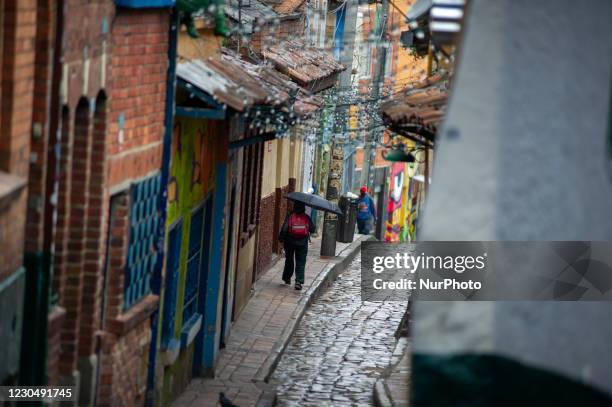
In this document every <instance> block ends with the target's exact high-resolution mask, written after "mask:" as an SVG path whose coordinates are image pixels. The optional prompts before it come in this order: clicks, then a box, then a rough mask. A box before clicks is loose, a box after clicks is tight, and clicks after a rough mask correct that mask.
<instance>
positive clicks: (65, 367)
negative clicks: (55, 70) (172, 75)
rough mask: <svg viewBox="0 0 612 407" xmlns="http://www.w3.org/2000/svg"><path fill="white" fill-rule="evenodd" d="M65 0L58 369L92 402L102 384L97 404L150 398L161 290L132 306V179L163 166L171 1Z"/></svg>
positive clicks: (52, 342) (53, 360) (52, 357)
mask: <svg viewBox="0 0 612 407" xmlns="http://www.w3.org/2000/svg"><path fill="white" fill-rule="evenodd" d="M64 11H65V13H66V14H65V15H64V17H65V18H64V25H63V30H62V36H63V47H62V49H61V54H62V65H61V66H60V67H59V69H61V71H62V82H61V86H60V91H61V92H60V100H61V101H62V103H63V107H62V113H61V117H60V119H59V129H60V132H61V152H62V153H61V156H60V166H59V167H60V174H59V177H58V179H59V180H60V181H59V185H58V190H59V194H58V196H59V198H58V207H57V222H56V225H55V233H54V243H55V248H56V252H55V263H54V270H55V273H54V281H53V290H54V292H55V293H56V294H57V297H58V301H59V305H60V306H61V308H63V309H65V317H64V321H63V323H59V322H58V323H53V324H51V325H50V328H52V329H50V330H49V334H48V339H49V342H48V350H49V366H50V367H53V368H52V369H50V370H49V376H50V381H51V382H58V381H59V380H60V378H59V377H57V375H58V374H59V376H61V377H63V379H62V380H64V381H68V382H70V381H71V377H73V374H74V372H75V371H77V370H81V371H80V386H81V402H83V403H86V404H87V403H90V402H92V400H93V397H94V396H95V394H97V397H98V403H99V404H100V405H134V404H142V400H143V399H144V393H145V387H146V370H147V362H148V348H149V345H150V341H151V337H152V335H151V332H150V320H149V316H150V314H151V313H152V312H153V311H154V310H155V309H156V307H157V297H155V296H149V297H146V298H145V299H143V300H142V301H141V302H140V303H138V304H136V305H135V306H133V307H132V308H130V309H128V310H125V309H124V306H123V303H124V300H123V295H124V279H125V262H126V258H127V244H128V239H129V227H128V221H129V217H128V213H129V194H128V193H127V192H123V191H129V186H130V184H131V183H132V182H135V181H138V180H140V179H142V178H144V177H146V176H148V175H150V174H151V173H153V172H155V171H158V170H159V168H160V166H161V155H162V137H163V132H164V127H163V123H164V112H165V91H166V80H167V78H166V74H167V73H166V72H167V67H168V56H167V53H168V30H169V10H168V9H134V10H130V9H123V8H122V9H116V8H115V7H114V4H113V2H112V1H110V0H108V1H99V2H95V3H91V2H90V3H85V4H84V3H82V2H80V1H67V4H65V8H64ZM68 16H69V17H70V18H67V17H68ZM83 21H88V22H89V24H88V27H89V29H88V30H83V29H82V24H83ZM111 194H115V195H114V196H115V198H114V201H113V202H114V203H115V205H116V207H115V208H113V215H112V216H113V218H112V219H110V218H109V213H110V212H111V208H110V200H111ZM117 194H118V195H117ZM109 219H110V220H111V221H112V225H111V228H112V230H111V231H110V239H111V240H110V242H111V246H110V247H109V248H108V252H107V240H108V239H109V230H108V226H109ZM118 230H121V231H120V232H118ZM107 253H108V257H107ZM105 290H106V292H105ZM103 298H106V304H105V305H104V303H103ZM104 307H105V308H104ZM103 308H104V309H103ZM50 319H51V318H50ZM58 326H59V327H61V335H59V336H58V335H57V333H56V332H55V331H54V330H53V329H56V328H57V327H58ZM118 327H119V328H118ZM58 338H59V341H60V346H59V349H60V352H59V354H57V352H56V351H55V350H56V349H57V348H58V344H57V343H56V341H57V340H58ZM92 357H94V360H96V362H94V364H93V365H92V364H91V363H92V362H90V360H91V358H92ZM133 360H138V361H139V363H131V362H129V361H133ZM96 364H97V365H98V366H99V368H100V369H101V370H100V371H101V372H102V373H101V375H100V382H96V380H97V379H96V375H95V371H96ZM56 365H57V366H58V368H57V369H56V368H55V366H56ZM136 368H137V369H136ZM83 369H85V370H83ZM135 369H136V370H135ZM136 378H137V379H138V380H137V383H136V384H135V383H134V382H133V379H136Z"/></svg>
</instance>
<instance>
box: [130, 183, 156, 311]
mask: <svg viewBox="0 0 612 407" xmlns="http://www.w3.org/2000/svg"><path fill="white" fill-rule="evenodd" d="M160 190H161V176H160V174H159V173H158V174H156V175H154V176H152V177H149V178H147V179H145V180H143V181H141V182H138V183H135V184H133V185H132V188H131V191H130V197H131V201H130V213H129V220H130V242H129V246H128V256H127V262H126V267H125V284H124V302H123V307H124V309H129V308H130V307H132V305H134V304H136V303H137V302H139V301H140V300H141V299H143V298H144V297H145V296H146V295H148V294H149V293H150V292H151V274H152V272H153V269H154V268H155V265H156V263H157V255H158V253H157V248H156V241H155V238H156V236H157V230H158V227H159V221H160V220H159V210H158V199H159V198H158V197H159V192H160Z"/></svg>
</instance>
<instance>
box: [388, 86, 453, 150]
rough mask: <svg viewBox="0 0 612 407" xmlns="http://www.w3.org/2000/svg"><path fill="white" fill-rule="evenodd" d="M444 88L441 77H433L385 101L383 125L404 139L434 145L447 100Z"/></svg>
mask: <svg viewBox="0 0 612 407" xmlns="http://www.w3.org/2000/svg"><path fill="white" fill-rule="evenodd" d="M441 85H442V79H441V78H440V77H432V78H429V79H427V80H425V81H424V82H422V83H420V84H418V85H416V86H413V87H410V88H407V89H404V90H402V91H400V92H399V93H397V94H395V95H393V96H392V97H391V98H389V99H387V100H385V101H383V102H382V103H381V107H380V114H381V116H382V119H383V122H384V123H385V124H386V125H387V127H389V129H391V130H392V131H394V132H396V133H398V134H400V135H402V136H405V137H408V138H410V139H412V140H415V141H417V142H421V143H424V144H428V145H433V144H434V141H435V136H436V133H437V131H438V128H439V127H440V124H441V122H442V119H443V118H444V112H445V109H446V102H447V99H448V92H447V91H446V90H445V89H443V88H442V86H441Z"/></svg>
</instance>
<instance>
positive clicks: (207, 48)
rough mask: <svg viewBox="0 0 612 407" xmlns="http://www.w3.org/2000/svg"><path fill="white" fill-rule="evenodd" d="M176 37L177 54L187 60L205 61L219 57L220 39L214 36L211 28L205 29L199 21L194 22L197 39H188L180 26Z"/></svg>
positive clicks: (183, 28)
mask: <svg viewBox="0 0 612 407" xmlns="http://www.w3.org/2000/svg"><path fill="white" fill-rule="evenodd" d="M181 27H182V28H181V31H180V32H179V37H178V54H179V56H180V57H183V58H188V59H207V58H208V57H210V56H214V55H219V53H220V50H221V41H222V37H219V36H215V35H214V32H213V29H212V28H205V27H204V24H203V23H202V22H201V21H196V27H197V29H198V33H199V34H200V37H199V38H192V37H190V36H189V35H188V34H187V32H186V31H185V26H184V25H181Z"/></svg>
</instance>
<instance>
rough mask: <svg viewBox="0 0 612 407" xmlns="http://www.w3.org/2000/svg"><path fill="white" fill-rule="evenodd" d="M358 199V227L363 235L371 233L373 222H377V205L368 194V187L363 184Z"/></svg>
mask: <svg viewBox="0 0 612 407" xmlns="http://www.w3.org/2000/svg"><path fill="white" fill-rule="evenodd" d="M359 192H360V195H359V199H357V229H358V230H359V233H360V234H362V235H369V234H370V229H371V228H372V222H376V207H375V206H374V200H373V199H372V198H371V197H370V195H368V188H367V187H365V186H363V187H361V189H360V190H359Z"/></svg>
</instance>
